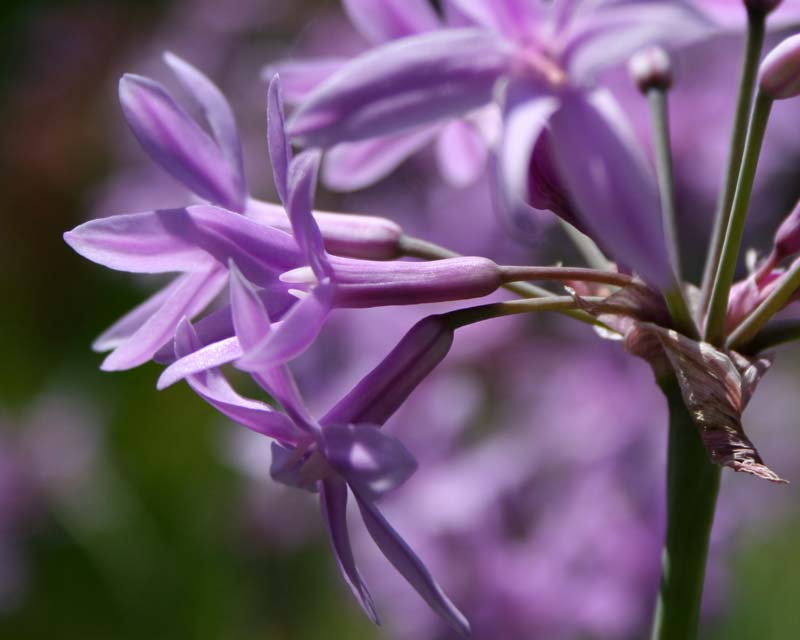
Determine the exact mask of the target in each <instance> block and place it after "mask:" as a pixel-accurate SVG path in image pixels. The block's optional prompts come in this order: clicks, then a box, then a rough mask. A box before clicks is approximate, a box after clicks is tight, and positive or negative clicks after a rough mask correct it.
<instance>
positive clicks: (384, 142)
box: [322, 124, 441, 191]
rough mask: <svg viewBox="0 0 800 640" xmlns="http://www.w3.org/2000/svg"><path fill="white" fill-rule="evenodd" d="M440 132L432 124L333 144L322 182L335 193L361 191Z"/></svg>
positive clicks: (437, 127)
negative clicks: (358, 140)
mask: <svg viewBox="0 0 800 640" xmlns="http://www.w3.org/2000/svg"><path fill="white" fill-rule="evenodd" d="M440 130H441V125H439V124H433V125H427V126H423V127H420V128H418V129H414V130H411V131H403V132H401V133H393V134H389V135H385V136H379V137H377V138H372V139H371V140H362V141H360V142H343V143H342V144H337V145H336V146H335V147H333V148H332V149H331V150H330V151H329V152H328V153H327V154H326V155H325V161H324V164H323V167H322V181H323V182H324V183H325V185H326V186H327V187H329V188H331V189H335V190H336V191H356V190H358V189H364V188H365V187H368V186H370V185H372V184H374V183H376V182H378V181H379V180H382V179H383V178H385V177H386V176H388V175H389V174H390V173H391V172H392V171H394V170H395V169H396V168H397V167H398V166H400V164H402V163H403V162H404V161H405V160H407V159H408V158H409V157H410V156H412V155H413V154H414V153H416V152H417V151H419V150H420V149H422V147H424V146H425V145H427V144H428V143H429V142H430V141H431V140H432V139H433V138H434V136H435V135H436V134H437V132H438V131H440Z"/></svg>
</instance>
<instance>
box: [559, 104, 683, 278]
mask: <svg viewBox="0 0 800 640" xmlns="http://www.w3.org/2000/svg"><path fill="white" fill-rule="evenodd" d="M550 123H551V131H552V135H553V151H554V154H555V156H556V164H557V166H558V170H559V173H560V175H561V177H562V178H563V180H564V182H565V184H566V185H567V188H568V189H569V193H570V196H571V197H572V200H573V201H574V204H575V208H576V209H577V215H578V216H579V218H580V220H581V222H582V224H583V225H584V226H585V228H586V229H587V231H588V232H589V234H590V235H591V236H592V238H594V239H595V240H596V241H597V242H598V243H599V244H600V245H601V246H602V247H603V248H606V249H607V250H608V251H610V252H611V254H612V256H613V258H614V259H615V260H617V261H618V262H619V261H621V262H623V263H625V264H627V265H630V266H631V267H633V268H634V269H636V271H637V272H638V273H639V274H640V275H641V276H642V278H643V279H644V280H646V281H647V282H648V283H650V284H653V285H656V286H657V287H660V288H662V289H664V288H668V287H669V286H671V282H672V271H671V268H670V266H669V259H668V257H667V251H666V247H665V242H664V233H663V227H662V223H661V216H660V204H659V199H658V192H657V189H656V186H655V183H654V181H653V178H652V176H651V174H650V173H649V172H648V169H647V167H646V166H645V165H644V162H643V161H642V159H641V155H640V154H639V153H638V152H637V150H636V149H635V148H633V147H632V144H631V142H632V141H630V140H626V139H624V138H623V137H622V136H621V135H620V134H619V133H618V132H617V131H616V130H615V129H614V127H613V125H612V123H611V122H610V121H609V120H608V119H607V118H606V116H605V115H604V114H603V113H601V111H600V110H599V109H598V108H597V107H596V106H595V105H594V104H592V103H590V102H589V101H587V100H586V99H585V98H584V97H582V96H580V95H578V94H569V95H566V96H564V97H563V98H562V102H561V108H560V109H559V110H558V111H557V112H556V113H555V114H554V115H553V116H552V118H551V120H550Z"/></svg>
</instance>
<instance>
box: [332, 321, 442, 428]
mask: <svg viewBox="0 0 800 640" xmlns="http://www.w3.org/2000/svg"><path fill="white" fill-rule="evenodd" d="M452 344H453V330H452V329H450V328H448V327H447V326H446V324H445V323H444V322H442V321H441V320H440V319H439V318H438V317H437V316H429V317H427V318H424V319H423V320H420V321H419V322H418V323H417V324H415V325H414V326H413V327H412V328H411V329H410V330H409V332H408V333H407V334H406V335H405V336H404V337H403V339H402V340H401V341H400V342H399V343H398V344H397V346H396V347H395V348H394V349H392V351H391V352H390V353H389V355H388V356H386V357H385V358H384V359H383V360H382V361H381V362H380V363H379V364H378V366H376V367H375V368H374V369H373V370H372V371H370V372H369V373H368V374H367V375H366V376H364V377H363V378H362V379H361V381H360V382H359V383H358V384H357V385H356V386H355V387H354V388H353V390H352V391H351V392H350V393H348V394H347V395H346V396H345V397H344V398H342V400H340V401H339V403H338V404H336V406H335V407H333V409H331V410H330V411H329V412H328V413H327V414H326V415H325V417H324V418H322V423H323V424H326V425H328V424H359V423H371V424H379V425H381V424H384V423H385V422H386V421H387V420H388V419H389V418H390V417H391V416H392V415H393V414H394V412H395V411H397V409H398V408H399V407H400V405H401V404H403V402H405V401H406V398H408V396H409V395H411V392H412V391H414V389H416V388H417V385H419V383H420V382H422V380H424V379H425V377H426V376H427V375H428V374H429V373H430V372H431V371H432V370H433V369H434V368H435V367H436V365H438V364H439V363H440V362H441V361H442V360H443V359H444V357H445V356H446V355H447V353H448V351H449V350H450V346H451V345H452Z"/></svg>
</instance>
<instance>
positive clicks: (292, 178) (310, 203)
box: [286, 150, 333, 280]
mask: <svg viewBox="0 0 800 640" xmlns="http://www.w3.org/2000/svg"><path fill="white" fill-rule="evenodd" d="M321 159H322V156H321V153H320V152H319V151H318V150H309V151H304V152H303V153H301V154H300V155H299V156H297V157H296V158H294V159H293V160H292V163H291V165H290V166H289V180H288V184H289V192H288V201H287V207H286V208H287V211H288V212H289V220H290V222H291V223H292V233H293V234H294V239H295V241H296V242H297V244H298V245H299V246H300V250H301V251H302V252H303V253H304V254H305V257H306V260H307V262H308V264H309V265H310V266H311V269H312V271H313V272H314V275H315V276H316V277H317V279H319V280H322V279H323V278H326V277H330V276H332V275H333V269H332V267H331V265H330V263H329V261H328V254H327V253H326V252H325V244H324V242H323V240H322V233H321V232H320V230H319V226H318V225H317V222H316V220H314V216H313V215H312V213H311V212H312V209H313V207H314V192H315V191H316V189H317V175H318V173H319V163H320V161H321Z"/></svg>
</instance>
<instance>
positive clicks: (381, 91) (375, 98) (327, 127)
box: [289, 29, 513, 146]
mask: <svg viewBox="0 0 800 640" xmlns="http://www.w3.org/2000/svg"><path fill="white" fill-rule="evenodd" d="M512 52H513V50H512V48H511V46H510V45H509V44H508V43H507V42H505V41H503V40H502V39H500V38H498V37H497V36H495V35H493V34H491V33H487V32H485V31H481V30H477V29H446V30H440V31H433V32H431V33H425V34H422V35H418V36H410V37H408V38H402V39H400V40H395V41H393V42H390V43H388V44H385V45H383V46H381V47H378V48H376V49H373V50H371V51H368V52H367V53H365V54H363V55H361V56H358V57H357V58H355V59H353V60H352V61H351V62H349V63H348V64H346V65H345V66H344V67H343V68H342V69H340V70H339V71H338V72H336V73H335V74H333V75H332V76H331V77H330V78H328V80H326V81H325V82H324V83H322V84H321V85H320V86H319V87H318V88H317V89H316V90H315V91H314V92H313V93H312V94H311V95H310V96H309V97H308V100H306V101H305V102H304V103H303V104H302V105H300V107H299V108H298V109H297V110H296V111H295V112H294V114H292V117H291V118H290V120H289V134H290V136H291V137H293V138H295V139H296V140H297V141H298V142H300V143H301V144H303V145H306V146H311V145H319V146H332V145H334V144H336V143H339V142H345V141H349V140H361V139H364V138H371V137H374V136H378V135H384V134H387V133H392V132H395V131H400V130H402V129H406V128H409V127H413V126H416V125H420V124H424V123H426V122H431V121H434V120H437V119H439V118H443V117H445V116H449V115H458V114H461V113H464V112H466V111H470V110H472V109H475V108H477V107H479V106H481V105H483V104H486V103H487V102H490V101H491V98H492V91H493V88H494V84H495V81H496V80H497V78H498V77H499V76H501V75H502V74H503V73H504V72H505V71H506V70H507V69H508V67H509V65H510V64H511V59H512Z"/></svg>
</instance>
